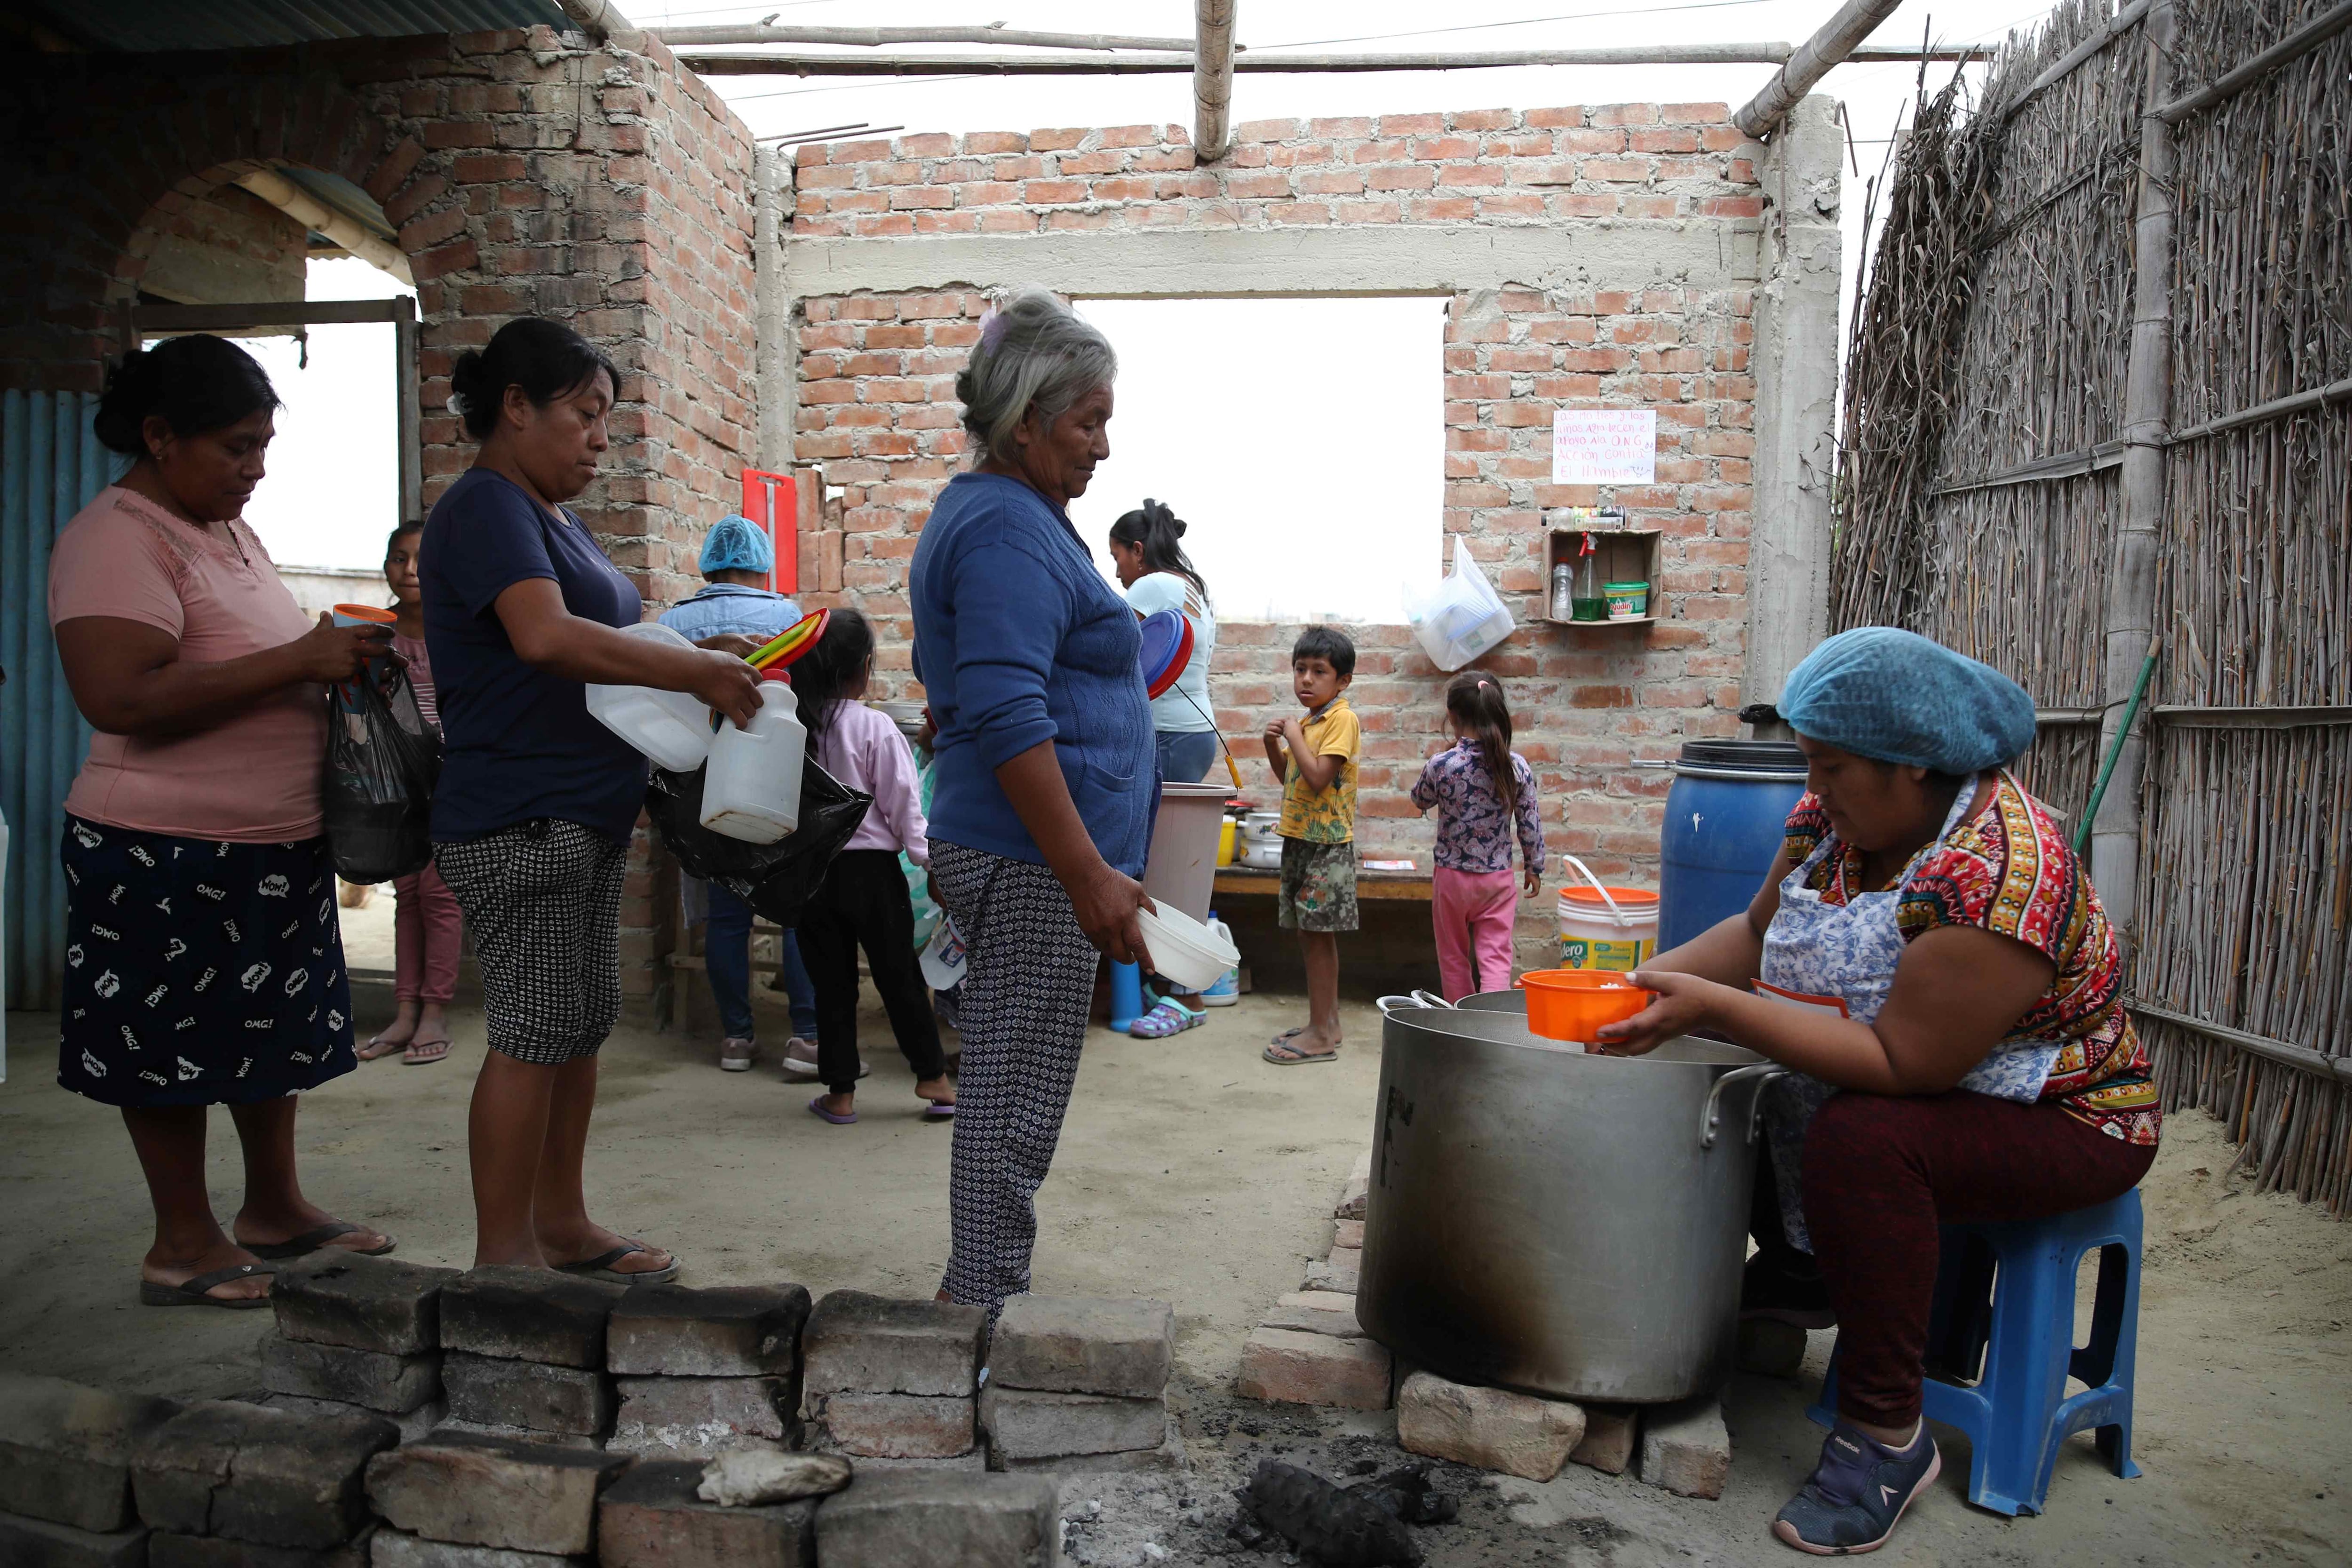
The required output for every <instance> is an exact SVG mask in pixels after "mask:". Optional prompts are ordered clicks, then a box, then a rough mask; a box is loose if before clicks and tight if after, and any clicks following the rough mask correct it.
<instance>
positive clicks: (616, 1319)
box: [604, 1285, 809, 1459]
mask: <svg viewBox="0 0 2352 1568" xmlns="http://www.w3.org/2000/svg"><path fill="white" fill-rule="evenodd" d="M808 1316H809V1293H808V1291H807V1289H805V1288H803V1287H802V1286H799V1285H746V1286H722V1287H718V1288H713V1289H688V1287H686V1286H683V1285H638V1286H635V1287H633V1288H631V1289H630V1290H629V1292H628V1294H627V1295H625V1296H624V1297H623V1298H622V1299H621V1301H620V1303H619V1305H618V1306H616V1307H614V1310H613V1315H612V1318H611V1319H610V1321H608V1323H607V1325H606V1329H605V1345H604V1366H605V1370H606V1371H608V1372H610V1373H613V1375H614V1384H615V1387H616V1389H617V1391H618V1393H619V1394H620V1401H621V1405H620V1413H619V1417H618V1420H617V1422H616V1424H615V1425H614V1430H613V1436H612V1439H611V1441H610V1443H609V1444H608V1445H607V1446H608V1447H613V1448H615V1449H621V1450H625V1451H626V1452H629V1453H633V1454H642V1455H646V1456H649V1457H654V1458H667V1459H707V1458H711V1457H713V1456H715V1455H717V1454H719V1453H722V1452H725V1451H727V1450H729V1449H736V1448H766V1449H771V1450H775V1451H782V1450H783V1449H785V1448H788V1447H791V1446H792V1445H793V1441H794V1440H795V1439H796V1438H797V1437H798V1436H800V1403H801V1362H800V1340H801V1328H802V1325H803V1324H804V1323H806V1322H807V1321H808Z"/></svg>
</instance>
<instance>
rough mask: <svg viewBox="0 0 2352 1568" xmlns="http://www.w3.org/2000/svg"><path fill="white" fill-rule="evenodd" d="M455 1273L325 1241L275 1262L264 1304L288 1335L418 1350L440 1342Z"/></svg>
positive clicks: (388, 1351)
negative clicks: (444, 1300)
mask: <svg viewBox="0 0 2352 1568" xmlns="http://www.w3.org/2000/svg"><path fill="white" fill-rule="evenodd" d="M457 1276H458V1271H457V1269H455V1268H428V1267H426V1266H425V1265H424V1264H421V1263H404V1262H400V1261H398V1260H396V1259H394V1258H362V1257H360V1256H359V1255H358V1254H356V1253H352V1252H348V1251H344V1250H342V1249H341V1248H338V1247H328V1248H325V1249H324V1250H322V1251H319V1252H314V1253H312V1254H311V1255H310V1257H308V1258H295V1259H293V1260H292V1261H290V1262H287V1263H281V1264H279V1265H278V1273H277V1276H276V1277H275V1278H274V1279H271V1280H270V1282H269V1304H270V1307H271V1310H273V1311H274V1312H275V1313H276V1314H277V1318H278V1332H279V1333H281V1334H284V1335H285V1336H286V1337H287V1338H288V1339H289V1340H302V1341H306V1342H309V1343H311V1344H320V1345H343V1346H346V1347H348V1348H350V1349H352V1350H359V1351H374V1352H377V1353H378V1354H380V1355H416V1354H419V1353H421V1352H425V1351H434V1350H438V1349H440V1348H441V1315H440V1302H441V1289H442V1287H443V1286H445V1285H446V1284H448V1283H449V1282H450V1281H451V1280H452V1279H457Z"/></svg>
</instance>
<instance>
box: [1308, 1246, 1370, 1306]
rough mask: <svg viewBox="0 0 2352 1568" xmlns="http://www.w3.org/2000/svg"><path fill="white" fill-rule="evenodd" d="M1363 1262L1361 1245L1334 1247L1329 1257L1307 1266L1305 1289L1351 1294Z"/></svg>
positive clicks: (1353, 1292)
mask: <svg viewBox="0 0 2352 1568" xmlns="http://www.w3.org/2000/svg"><path fill="white" fill-rule="evenodd" d="M1363 1264H1364V1253H1363V1249H1362V1248H1361V1247H1333V1248H1332V1249H1331V1256H1330V1257H1328V1258H1323V1259H1321V1260H1319V1261H1318V1262H1314V1263H1310V1264H1308V1265H1307V1285H1306V1289H1309V1290H1329V1291H1333V1292H1336V1293H1338V1294H1340V1295H1345V1296H1352V1295H1354V1294H1355V1293H1356V1280H1357V1278H1358V1276H1359V1275H1360V1274H1361V1273H1362V1271H1363Z"/></svg>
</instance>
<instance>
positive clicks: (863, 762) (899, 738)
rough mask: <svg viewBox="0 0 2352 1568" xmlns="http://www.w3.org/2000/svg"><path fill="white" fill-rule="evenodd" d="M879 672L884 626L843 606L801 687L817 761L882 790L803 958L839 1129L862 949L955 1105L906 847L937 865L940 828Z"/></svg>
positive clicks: (925, 1083)
mask: <svg viewBox="0 0 2352 1568" xmlns="http://www.w3.org/2000/svg"><path fill="white" fill-rule="evenodd" d="M873 673H874V628H873V627H872V626H869V625H868V624H867V623H866V617H865V616H861V615H859V614H858V613H857V612H856V610H835V611H834V612H833V616H832V619H830V620H829V621H827V622H826V623H825V628H824V636H823V637H820V638H818V639H817V645H816V647H814V648H812V649H811V650H809V652H808V653H807V655H806V656H804V657H803V658H802V659H801V660H800V662H799V663H797V664H795V665H793V671H792V675H793V695H794V696H796V697H797V698H798V699H799V700H800V713H801V722H802V723H803V724H805V725H806V726H808V732H809V743H810V745H811V747H812V748H813V749H814V754H815V757H816V762H817V766H819V767H821V768H823V769H824V771H825V772H827V773H831V774H832V775H833V776H834V777H835V778H837V779H839V780H840V781H841V782H842V783H843V784H847V785H848V786H849V787H850V788H852V789H861V790H864V791H865V792H866V794H868V795H872V796H873V797H874V804H873V805H871V806H869V807H868V808H867V809H866V820H865V821H864V822H862V823H860V824H858V826H857V831H856V833H853V834H851V835H850V837H849V842H848V843H847V844H845V845H844V846H843V847H842V849H841V853H840V854H838V855H836V856H835V857H834V860H833V864H832V866H831V867H830V868H827V869H826V871H825V874H824V882H823V883H821V884H820V885H819V886H818V888H817V890H816V892H815V893H814V895H813V896H812V897H811V898H810V900H809V901H808V909H807V911H806V912H805V913H803V915H802V916H801V923H800V944H801V960H802V962H803V963H806V964H807V965H808V972H809V981H810V984H811V985H812V986H813V988H814V990H815V992H816V1048H817V1076H818V1077H820V1078H822V1079H824V1087H825V1090H826V1092H824V1094H821V1095H819V1096H817V1097H816V1098H815V1099H814V1100H810V1101H809V1110H811V1111H812V1112H813V1113H814V1114H815V1115H818V1116H821V1117H823V1118H824V1120H825V1121H830V1122H832V1123H834V1124H835V1125H836V1126H847V1125H848V1124H849V1123H851V1122H853V1121H856V1120H857V1111H856V1109H855V1100H856V1089H857V1078H858V1073H859V1070H860V1068H859V1063H858V1056H857V950H858V949H859V948H860V947H861V946H862V947H864V948H865V950H866V969H867V970H868V971H869V972H870V973H872V974H873V976H874V989H875V990H876V991H877V993H879V994H880V995H881V998H882V1009H883V1011H884V1012H885V1013H887V1014H888V1015H889V1017H890V1032H891V1033H892V1034H893V1035H895V1036H897V1037H898V1049H899V1052H900V1053H901V1054H902V1055H904V1056H905V1057H906V1058H907V1065H908V1067H909V1068H912V1069H913V1070H914V1074H915V1095H916V1098H917V1099H919V1100H923V1101H925V1102H926V1103H925V1106H924V1109H923V1114H924V1115H925V1116H926V1117H929V1118H932V1119H935V1120H945V1119H946V1118H948V1117H950V1116H953V1115H954V1114H955V1090H954V1089H953V1088H951V1087H950V1085H949V1083H948V1063H947V1056H946V1053H945V1052H944V1051H942V1050H941V1049H940V1025H939V1019H938V1018H937V1016H934V1015H933V1013H932V1011H931V998H930V993H929V991H927V990H925V989H924V986H923V976H922V972H921V970H920V969H919V968H918V967H917V964H916V961H915V906H914V901H913V900H911V899H909V898H908V894H907V879H906V876H905V874H904V873H903V872H901V871H900V870H899V869H898V852H899V851H900V850H902V849H903V850H905V851H906V853H907V857H908V858H909V859H911V860H913V861H914V863H915V864H916V865H918V866H925V867H928V866H929V864H930V863H931V843H930V826H929V824H928V823H926V822H925V821H924V820H923V805H922V800H921V797H920V795H919V793H918V792H917V789H916V783H915V753H914V752H912V751H910V750H908V746H907V737H906V736H904V735H902V734H900V733H899V732H898V725H896V724H894V723H892V722H891V721H889V720H888V719H887V718H885V717H883V715H882V714H881V713H879V712H877V711H876V710H874V709H871V708H868V707H867V706H866V704H865V703H864V702H863V701H862V700H860V699H862V698H863V697H865V695H866V683H867V681H868V680H870V679H872V677H873Z"/></svg>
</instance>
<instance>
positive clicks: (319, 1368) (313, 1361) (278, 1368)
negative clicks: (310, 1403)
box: [261, 1332, 441, 1415]
mask: <svg viewBox="0 0 2352 1568" xmlns="http://www.w3.org/2000/svg"><path fill="white" fill-rule="evenodd" d="M261 1386H262V1387H264V1388H266V1389H268V1391H269V1392H270V1393H272V1394H295V1395H297V1396H299V1397H300V1398H303V1399H325V1400H332V1401H334V1402H335V1403H337V1404H339V1405H358V1406H359V1407H360V1408H362V1409H363V1410H373V1411H376V1412H378V1413H380V1414H382V1415H407V1414H408V1413H409V1412H410V1411H412V1410H415V1409H418V1408H420V1407H422V1406H424V1405H429V1404H431V1403H432V1402H433V1401H434V1400H436V1399H437V1398H439V1397H440V1394H441V1352H439V1351H425V1352H418V1353H416V1354H415V1355H390V1354H387V1353H385V1352H383V1351H363V1350H354V1349H352V1347H351V1346H349V1345H330V1344H314V1343H312V1342H310V1341H308V1340H289V1339H288V1338H287V1337H286V1336H285V1334H284V1333H283V1332H277V1333H269V1334H265V1335H263V1336H262V1340H261Z"/></svg>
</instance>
